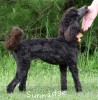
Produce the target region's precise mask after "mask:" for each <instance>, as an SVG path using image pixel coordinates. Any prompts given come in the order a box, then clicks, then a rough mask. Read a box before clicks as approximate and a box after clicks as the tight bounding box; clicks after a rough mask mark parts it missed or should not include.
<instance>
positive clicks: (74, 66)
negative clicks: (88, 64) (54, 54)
mask: <svg viewBox="0 0 98 100" xmlns="http://www.w3.org/2000/svg"><path fill="white" fill-rule="evenodd" d="M69 69H70V71H71V73H72V77H73V80H74V84H75V88H76V91H77V92H80V91H82V87H81V83H80V81H79V75H78V68H77V64H75V63H74V64H73V63H72V64H69Z"/></svg>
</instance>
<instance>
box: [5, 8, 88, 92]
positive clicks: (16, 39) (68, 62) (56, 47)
mask: <svg viewBox="0 0 98 100" xmlns="http://www.w3.org/2000/svg"><path fill="white" fill-rule="evenodd" d="M82 11H83V12H85V13H86V11H85V9H83V10H82ZM85 13H84V14H85ZM81 16H83V15H81ZM81 16H79V15H78V11H77V9H76V8H74V7H73V8H69V9H68V10H67V11H66V12H65V14H64V15H63V18H62V20H61V23H60V27H59V33H60V35H59V36H58V37H56V38H49V39H46V38H40V39H31V40H21V41H20V37H21V35H22V33H23V31H21V29H20V28H18V31H16V29H15V28H14V29H12V31H11V34H10V36H8V38H7V39H6V40H5V44H6V48H7V49H8V50H10V51H11V53H12V55H13V56H14V59H15V61H16V64H17V71H16V75H15V77H14V79H13V80H12V81H11V82H10V84H9V85H8V86H7V92H8V93H11V92H13V91H14V88H15V87H16V85H17V84H18V83H20V85H19V90H20V91H24V90H26V80H27V74H28V70H29V68H30V62H31V60H33V59H40V60H43V61H45V62H48V63H50V64H55V65H59V69H60V73H61V90H62V91H64V90H66V89H67V79H66V74H67V73H66V72H67V68H69V69H70V71H71V73H72V77H73V79H74V84H75V88H76V91H77V92H79V91H82V87H81V84H80V81H79V76H78V69H77V55H78V47H77V45H78V42H77V38H76V36H77V34H78V33H79V32H80V25H79V20H80V18H81Z"/></svg>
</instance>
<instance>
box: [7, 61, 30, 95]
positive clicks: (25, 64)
mask: <svg viewBox="0 0 98 100" xmlns="http://www.w3.org/2000/svg"><path fill="white" fill-rule="evenodd" d="M29 67H30V61H27V60H21V61H19V62H18V63H17V71H16V75H15V77H14V79H13V80H12V81H11V82H10V84H9V85H8V86H7V92H8V93H11V92H13V91H14V88H15V87H16V85H17V84H18V83H19V82H20V86H19V88H20V89H21V90H22V89H26V87H25V84H26V77H27V73H28V69H29ZM23 82H24V83H23Z"/></svg>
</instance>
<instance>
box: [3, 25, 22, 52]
mask: <svg viewBox="0 0 98 100" xmlns="http://www.w3.org/2000/svg"><path fill="white" fill-rule="evenodd" d="M22 34H23V30H22V29H20V28H19V27H13V29H12V30H11V32H10V35H8V36H7V37H6V39H5V47H6V48H7V49H8V50H10V51H13V50H15V49H16V48H17V45H18V44H19V42H20V40H21V36H22Z"/></svg>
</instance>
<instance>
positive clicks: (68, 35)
mask: <svg viewBox="0 0 98 100" xmlns="http://www.w3.org/2000/svg"><path fill="white" fill-rule="evenodd" d="M79 32H80V26H79V23H78V22H74V23H73V24H71V25H69V27H68V28H67V30H66V31H65V32H64V38H65V40H66V41H68V42H72V41H75V40H77V34H78V33H79Z"/></svg>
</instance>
